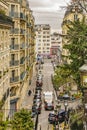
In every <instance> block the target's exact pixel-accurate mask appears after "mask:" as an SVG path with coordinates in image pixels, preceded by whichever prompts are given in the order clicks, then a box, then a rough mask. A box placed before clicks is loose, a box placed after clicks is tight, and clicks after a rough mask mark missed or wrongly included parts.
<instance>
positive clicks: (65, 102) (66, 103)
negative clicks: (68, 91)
mask: <svg viewBox="0 0 87 130" xmlns="http://www.w3.org/2000/svg"><path fill="white" fill-rule="evenodd" d="M64 106H65V122H64V130H65V129H66V126H67V118H68V115H67V106H68V102H67V100H65V101H64Z"/></svg>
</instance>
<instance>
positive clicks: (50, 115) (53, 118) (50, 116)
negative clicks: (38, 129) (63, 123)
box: [48, 112, 58, 124]
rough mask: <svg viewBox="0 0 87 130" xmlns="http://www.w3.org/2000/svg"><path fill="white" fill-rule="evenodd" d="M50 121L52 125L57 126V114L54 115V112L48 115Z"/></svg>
mask: <svg viewBox="0 0 87 130" xmlns="http://www.w3.org/2000/svg"><path fill="white" fill-rule="evenodd" d="M48 121H49V123H51V124H57V123H58V117H57V115H56V114H54V112H52V113H49V115H48Z"/></svg>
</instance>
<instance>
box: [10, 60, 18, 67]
mask: <svg viewBox="0 0 87 130" xmlns="http://www.w3.org/2000/svg"><path fill="white" fill-rule="evenodd" d="M18 65H19V60H12V61H10V66H18Z"/></svg>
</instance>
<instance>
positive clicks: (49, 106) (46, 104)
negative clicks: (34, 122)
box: [44, 103, 54, 110]
mask: <svg viewBox="0 0 87 130" xmlns="http://www.w3.org/2000/svg"><path fill="white" fill-rule="evenodd" d="M44 108H45V110H54V104H53V103H45V105H44Z"/></svg>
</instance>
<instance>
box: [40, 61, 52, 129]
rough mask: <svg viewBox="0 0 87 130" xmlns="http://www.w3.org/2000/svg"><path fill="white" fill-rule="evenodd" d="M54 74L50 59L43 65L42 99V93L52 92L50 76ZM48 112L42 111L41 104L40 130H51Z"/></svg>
mask: <svg viewBox="0 0 87 130" xmlns="http://www.w3.org/2000/svg"><path fill="white" fill-rule="evenodd" d="M53 73H54V70H53V66H52V63H51V60H50V59H47V60H45V62H44V65H43V91H42V99H43V92H44V91H53V85H52V82H51V74H53ZM49 112H50V111H45V110H44V103H43V104H42V112H41V114H40V115H39V126H41V130H51V129H52V125H50V124H49V123H48V114H49Z"/></svg>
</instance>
